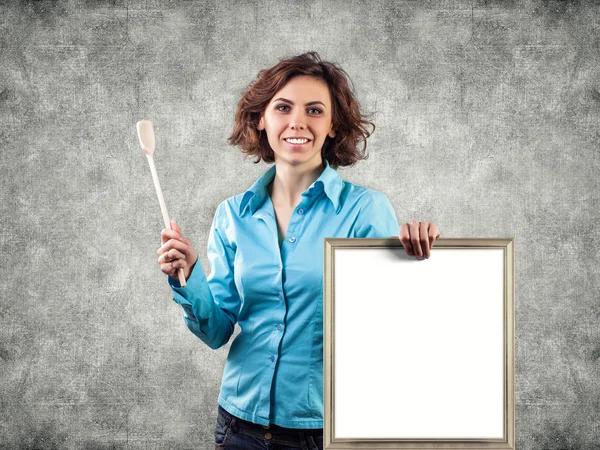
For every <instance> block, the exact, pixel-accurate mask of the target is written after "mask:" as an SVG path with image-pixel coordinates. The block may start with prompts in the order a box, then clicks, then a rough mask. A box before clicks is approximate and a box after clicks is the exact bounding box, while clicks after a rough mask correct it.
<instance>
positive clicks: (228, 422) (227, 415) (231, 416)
mask: <svg viewBox="0 0 600 450" xmlns="http://www.w3.org/2000/svg"><path fill="white" fill-rule="evenodd" d="M223 409H224V408H223ZM225 412H226V416H225V426H226V427H228V426H229V424H230V423H231V420H232V419H233V415H232V414H231V413H230V412H229V411H227V410H225Z"/></svg>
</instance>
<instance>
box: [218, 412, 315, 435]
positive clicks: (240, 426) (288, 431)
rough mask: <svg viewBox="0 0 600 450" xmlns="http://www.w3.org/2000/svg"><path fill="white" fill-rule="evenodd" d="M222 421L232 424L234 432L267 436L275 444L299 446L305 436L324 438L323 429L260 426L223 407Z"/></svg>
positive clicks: (220, 413) (220, 414) (220, 415)
mask: <svg viewBox="0 0 600 450" xmlns="http://www.w3.org/2000/svg"><path fill="white" fill-rule="evenodd" d="M218 414H219V417H220V419H221V421H222V422H223V423H225V424H227V425H229V424H231V428H232V430H233V431H234V432H240V431H241V432H243V433H244V434H247V435H251V436H255V437H257V438H260V439H265V436H266V435H270V439H269V440H271V441H273V442H278V443H281V444H288V445H297V444H295V443H296V442H298V440H299V439H300V440H302V439H304V436H323V429H322V428H314V429H310V428H285V427H281V426H279V425H258V424H256V423H252V422H248V421H246V420H243V419H240V418H239V417H236V416H234V415H233V414H230V413H229V412H227V411H226V410H225V409H224V408H223V407H222V406H221V405H219V410H218Z"/></svg>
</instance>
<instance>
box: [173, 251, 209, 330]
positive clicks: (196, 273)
mask: <svg viewBox="0 0 600 450" xmlns="http://www.w3.org/2000/svg"><path fill="white" fill-rule="evenodd" d="M167 279H168V282H169V286H171V290H172V291H173V301H174V302H175V303H178V304H179V305H181V307H182V308H183V310H184V312H185V315H186V316H187V318H188V319H190V320H199V319H202V318H208V317H209V315H210V304H211V303H213V299H212V294H211V292H210V288H209V287H208V282H207V280H206V275H204V270H203V269H202V265H201V264H200V259H198V260H197V261H196V263H195V264H194V267H192V272H191V273H190V276H189V278H188V279H187V280H186V285H185V287H181V284H180V283H179V280H178V279H174V278H171V277H170V276H169V277H167Z"/></svg>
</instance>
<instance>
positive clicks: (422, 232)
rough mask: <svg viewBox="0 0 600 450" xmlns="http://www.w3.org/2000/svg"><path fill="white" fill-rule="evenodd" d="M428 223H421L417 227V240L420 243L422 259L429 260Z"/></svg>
mask: <svg viewBox="0 0 600 450" xmlns="http://www.w3.org/2000/svg"><path fill="white" fill-rule="evenodd" d="M428 232H429V222H421V224H420V226H419V238H420V243H421V249H422V250H423V257H424V258H426V259H427V258H429V255H430V253H429V236H428V234H427V233H428Z"/></svg>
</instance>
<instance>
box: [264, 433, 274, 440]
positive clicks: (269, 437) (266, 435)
mask: <svg viewBox="0 0 600 450" xmlns="http://www.w3.org/2000/svg"><path fill="white" fill-rule="evenodd" d="M272 437H273V435H271V433H265V439H271V438H272Z"/></svg>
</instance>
